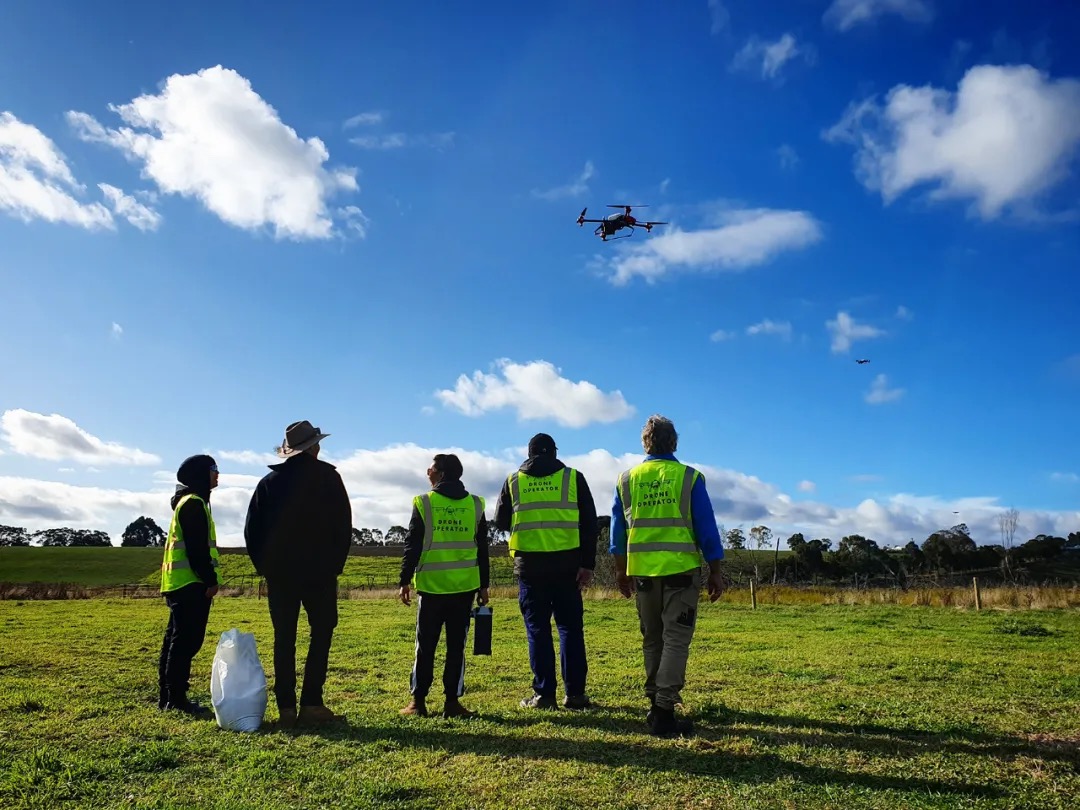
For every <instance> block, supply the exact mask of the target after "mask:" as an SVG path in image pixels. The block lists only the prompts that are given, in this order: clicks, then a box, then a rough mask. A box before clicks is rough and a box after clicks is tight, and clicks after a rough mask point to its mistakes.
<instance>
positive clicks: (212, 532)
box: [161, 493, 221, 593]
mask: <svg viewBox="0 0 1080 810" xmlns="http://www.w3.org/2000/svg"><path fill="white" fill-rule="evenodd" d="M192 498H194V499H195V500H197V501H199V503H201V504H202V507H203V510H204V511H205V512H206V523H207V527H208V529H209V536H208V544H209V546H210V564H211V565H212V566H213V568H214V579H215V583H214V584H221V559H220V555H219V553H218V547H217V528H216V527H215V526H214V516H213V515H212V514H211V512H210V505H209V504H207V502H206V501H204V500H203V499H202V498H200V497H199V496H198V495H195V494H194V493H192V494H189V495H185V496H184V497H183V498H181V499H180V500H179V501H177V503H176V508H175V509H174V510H173V515H172V521H171V522H170V523H169V534H168V536H167V537H166V539H165V555H164V559H163V560H162V562H161V592H162V593H169V592H171V591H176V590H179V589H180V588H183V587H184V586H185V585H191V584H192V583H195V582H202V580H201V579H199V577H198V575H197V574H196V573H195V572H194V571H192V570H191V560H189V559H188V556H187V545H186V544H185V543H184V530H183V529H182V528H181V527H180V510H181V509H182V508H183V506H184V504H185V503H187V502H188V501H189V500H191V499H192ZM208 584H209V583H208Z"/></svg>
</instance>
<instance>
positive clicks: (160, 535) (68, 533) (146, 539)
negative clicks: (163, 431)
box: [0, 515, 507, 548]
mask: <svg viewBox="0 0 1080 810" xmlns="http://www.w3.org/2000/svg"><path fill="white" fill-rule="evenodd" d="M487 526H488V543H489V544H490V545H493V546H498V545H506V542H507V534H506V532H500V531H499V530H498V529H496V528H495V525H494V524H493V523H490V522H489V523H488V524H487ZM408 533H409V532H408V530H407V529H406V528H405V527H404V526H391V527H390V528H389V529H387V530H386V531H385V532H383V530H382V529H368V528H360V529H358V528H355V527H354V528H353V530H352V544H353V545H354V546H403V545H405V538H406V536H407V535H408ZM165 539H166V533H165V531H164V530H163V529H162V528H161V527H160V526H158V524H157V521H155V520H154V519H153V518H151V517H146V515H142V516H140V517H138V518H136V519H135V520H133V521H131V523H129V524H128V525H127V528H126V529H124V533H123V534H122V535H121V537H120V545H121V546H125V547H129V548H147V547H163V546H164V545H165ZM111 545H112V542H111V541H110V539H109V535H108V534H106V533H105V532H102V531H93V530H90V529H68V528H61V529H41V530H39V531H36V532H31V531H27V530H26V529H24V528H22V527H20V526H0V547H3V546H52V547H67V548H72V547H76V546H111Z"/></svg>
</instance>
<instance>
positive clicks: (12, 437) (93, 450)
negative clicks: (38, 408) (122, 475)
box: [0, 408, 161, 465]
mask: <svg viewBox="0 0 1080 810" xmlns="http://www.w3.org/2000/svg"><path fill="white" fill-rule="evenodd" d="M0 434H2V435H3V438H4V440H5V441H6V442H7V443H8V445H9V446H10V447H11V449H12V450H14V451H15V452H16V453H18V454H20V455H23V456H31V457H33V458H41V459H48V460H50V461H60V460H64V459H71V460H73V461H78V462H81V463H82V464H130V465H141V464H158V463H160V462H161V459H160V458H158V457H157V456H155V455H153V454H152V453H144V452H143V451H142V450H139V449H137V448H133V447H125V446H124V445H122V444H119V443H117V442H105V441H102V440H101V439H99V438H98V437H97V436H93V435H91V434H89V433H87V432H86V431H85V430H83V429H82V428H80V427H79V426H78V425H76V424H75V423H74V422H73V421H71V420H70V419H68V418H67V417H65V416H61V415H60V414H55V413H54V414H50V415H48V416H46V415H45V414H40V413H33V412H32V411H26V410H22V409H21V408H18V409H15V410H9V411H4V413H3V415H0Z"/></svg>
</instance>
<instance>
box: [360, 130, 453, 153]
mask: <svg viewBox="0 0 1080 810" xmlns="http://www.w3.org/2000/svg"><path fill="white" fill-rule="evenodd" d="M454 135H455V133H453V132H436V133H434V134H430V135H408V134H406V133H404V132H389V133H386V134H383V135H357V136H356V137H355V138H349V143H351V144H352V145H353V146H358V147H360V148H361V149H376V150H381V151H387V150H390V149H403V148H405V147H406V146H418V147H430V148H432V149H445V148H446V147H448V146H452V145H453V143H454Z"/></svg>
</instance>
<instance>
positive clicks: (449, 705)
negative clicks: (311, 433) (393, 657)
mask: <svg viewBox="0 0 1080 810" xmlns="http://www.w3.org/2000/svg"><path fill="white" fill-rule="evenodd" d="M462 472H463V470H462V467H461V460H460V459H459V458H458V457H457V456H455V455H453V454H443V453H440V454H438V455H436V456H435V457H434V458H433V459H432V461H431V466H430V467H428V469H427V476H428V481H430V482H431V492H429V493H425V494H424V495H417V496H416V497H415V498H413V509H412V515H411V517H410V518H409V533H408V535H406V537H405V551H404V553H403V555H402V558H401V577H400V581H399V586H400V588H399V590H398V595H399V596H400V598H401V601H402V602H403V603H404V604H405V605H409V604H411V598H410V594H411V589H412V588H415V589H416V593H417V602H418V605H417V614H416V658H415V661H414V663H413V668H412V675H411V677H410V679H409V691H410V692H411V694H412V699H411V700H410V701H409V705H407V706H406V707H405V708H404V709H402V710H401V713H402V714H404V715H417V716H419V717H426V716H427V711H428V710H427V694H428V690H430V689H431V683H432V681H433V680H434V677H435V648H436V647H437V646H438V645H439V635H440V634H441V633H442V628H443V625H446V662H445V664H444V665H443V693H444V694H445V696H446V702H445V704H444V706H443V717H447V718H449V717H472V716H473V715H474V714H475V712H471V711H469V710H468V709H466V708H465V707H464V706H462V705H461V702H460V699H461V696H462V695H464V694H465V642H466V639H467V638H468V635H469V619H470V616H471V612H472V602H473V597H476V600H477V603H478V604H480V605H486V604H487V602H488V579H489V568H488V544H487V521H486V520H485V518H484V499H483V498H481V497H480V496H479V495H470V494H469V493H468V491H467V490H466V489H465V485H464V484H462V483H461V475H462Z"/></svg>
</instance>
